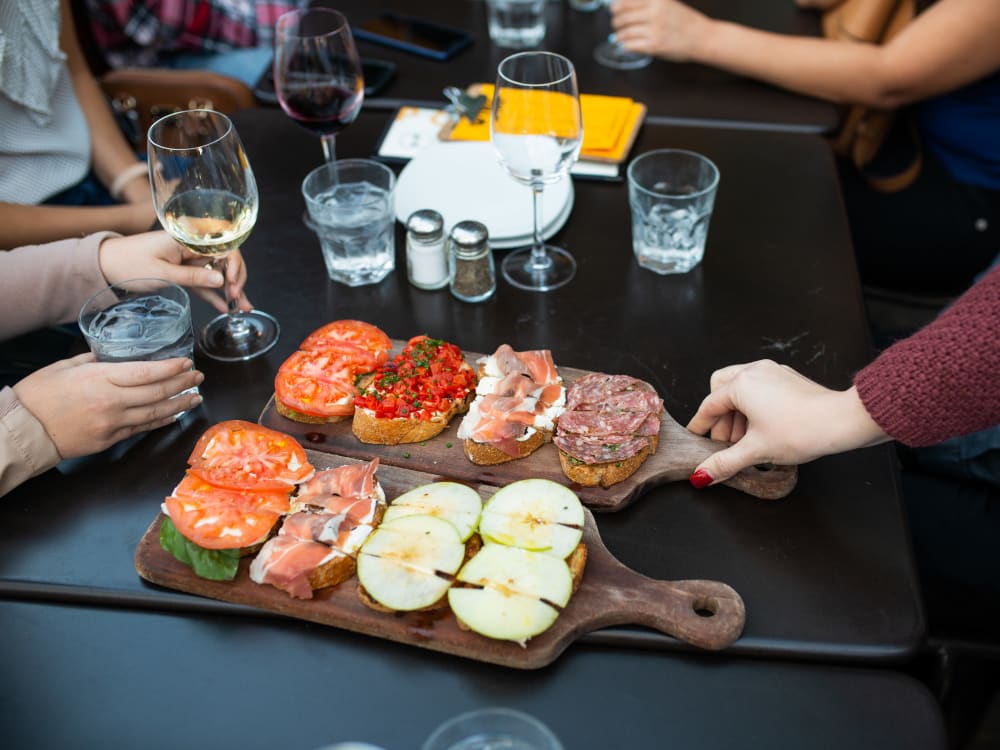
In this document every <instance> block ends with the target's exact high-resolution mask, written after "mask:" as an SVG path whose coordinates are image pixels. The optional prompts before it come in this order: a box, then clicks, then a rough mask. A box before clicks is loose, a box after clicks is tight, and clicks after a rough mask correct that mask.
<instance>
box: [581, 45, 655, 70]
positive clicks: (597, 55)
mask: <svg viewBox="0 0 1000 750" xmlns="http://www.w3.org/2000/svg"><path fill="white" fill-rule="evenodd" d="M594 59H595V60H597V62H599V63H600V64H601V65H606V66H607V67H609V68H617V69H618V70H638V69H639V68H645V67H646V66H647V65H649V64H650V63H651V62H653V58H652V57H650V56H649V55H641V54H639V53H637V52H626V51H625V50H624V49H622V47H621V45H620V44H615V43H614V42H611V41H605V42H601V43H600V44H598V45H597V47H595V48H594Z"/></svg>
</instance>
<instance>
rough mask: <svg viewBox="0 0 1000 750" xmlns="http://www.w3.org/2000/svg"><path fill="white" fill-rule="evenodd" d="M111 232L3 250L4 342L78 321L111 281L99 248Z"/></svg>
mask: <svg viewBox="0 0 1000 750" xmlns="http://www.w3.org/2000/svg"><path fill="white" fill-rule="evenodd" d="M114 236H116V235H114V234H113V233H111V232H98V233H97V234H92V235H89V236H87V237H84V238H83V239H72V240H61V241H60V242H50V243H48V244H45V245H28V246H25V247H19V248H15V249H14V250H6V251H0V310H2V311H3V314H2V315H0V340H3V339H7V338H11V337H13V336H18V335H20V334H22V333H26V332H28V331H31V330H34V329H36V328H43V327H45V326H49V325H56V324H59V323H68V322H70V321H75V320H76V316H77V315H78V314H79V312H80V307H82V306H83V303H84V302H86V301H87V298H88V297H90V295H92V294H94V293H95V292H97V291H99V290H100V289H101V288H102V287H104V286H105V285H106V284H107V283H108V282H107V281H105V279H104V275H103V274H102V273H101V267H100V263H99V262H98V257H97V250H98V248H99V247H100V245H101V242H103V241H104V240H105V239H106V238H108V237H114Z"/></svg>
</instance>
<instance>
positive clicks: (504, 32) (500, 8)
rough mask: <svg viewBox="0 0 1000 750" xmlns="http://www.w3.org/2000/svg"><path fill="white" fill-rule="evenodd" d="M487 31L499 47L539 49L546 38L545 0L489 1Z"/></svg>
mask: <svg viewBox="0 0 1000 750" xmlns="http://www.w3.org/2000/svg"><path fill="white" fill-rule="evenodd" d="M487 6H488V7H487V12H488V13H489V17H488V20H487V28H488V29H489V33H490V39H491V40H493V43H494V44H496V45H497V46H499V47H508V48H511V49H527V48H531V47H538V46H539V45H540V44H541V43H542V39H544V38H545V0H488V2H487Z"/></svg>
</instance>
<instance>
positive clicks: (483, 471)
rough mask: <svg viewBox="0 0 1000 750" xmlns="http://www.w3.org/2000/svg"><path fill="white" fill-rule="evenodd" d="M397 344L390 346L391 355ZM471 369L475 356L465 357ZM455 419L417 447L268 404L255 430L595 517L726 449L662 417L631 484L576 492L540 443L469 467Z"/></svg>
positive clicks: (773, 474) (773, 482)
mask: <svg viewBox="0 0 1000 750" xmlns="http://www.w3.org/2000/svg"><path fill="white" fill-rule="evenodd" d="M403 343H404V342H401V341H393V345H394V347H395V349H394V351H398V350H399V349H401V348H402V346H403ZM464 354H465V359H466V361H467V362H469V363H470V364H471V365H473V367H475V364H476V361H477V360H478V359H479V358H480V357H482V356H483V355H481V354H476V353H473V352H465V353H464ZM557 369H558V371H559V374H560V375H561V376H562V378H563V381H564V382H565V384H566V386H567V387H569V385H570V384H571V383H573V381H575V380H577V379H578V378H581V377H583V376H584V375H587V374H589V373H588V371H586V370H577V369H573V368H570V367H557ZM461 421H462V416H461V415H459V416H456V417H455V418H454V419H452V420H451V423H450V424H449V425H448V426H447V427H446V428H445V430H444V432H442V433H441V434H440V435H438V436H436V437H434V438H432V439H431V440H427V441H425V442H422V443H402V444H400V445H372V444H369V443H362V442H361V441H360V440H358V439H357V438H356V437H355V436H354V433H353V432H351V420H350V419H346V420H343V421H341V422H334V423H329V424H318V425H316V424H305V423H303V422H296V421H294V420H292V419H288V418H286V417H283V416H282V415H281V414H279V413H278V410H277V409H276V408H275V405H274V396H273V395H272V396H271V398H270V400H269V401H268V402H267V404H266V405H265V407H264V410H263V411H262V412H261V414H260V417H259V418H258V422H260V424H262V425H264V426H265V427H270V428H271V429H274V430H278V431H280V432H284V433H285V434H287V435H292V436H293V437H295V438H296V439H297V440H298V441H299V442H300V443H302V444H303V445H304V446H305V447H306V448H311V449H313V450H317V451H323V452H325V453H332V454H335V455H340V456H351V457H353V458H364V459H371V458H374V457H376V456H377V457H378V458H379V461H380V462H381V463H382V464H384V465H389V466H400V467H403V468H407V469H414V470H416V471H423V472H427V473H430V474H434V475H436V476H438V477H440V478H443V479H453V480H458V481H463V482H472V483H475V484H489V485H494V486H497V487H502V486H503V485H505V484H508V483H510V482H513V481H515V480H517V479H526V478H529V477H537V478H543V479H551V480H553V481H556V482H559V483H561V484H564V485H566V486H567V487H570V488H571V489H572V490H573V491H574V492H576V494H577V495H578V496H579V497H580V500H582V501H583V503H584V504H586V505H588V506H589V507H591V508H592V509H594V510H595V511H614V510H621V509H622V508H624V507H625V506H627V505H628V504H629V503H631V502H632V501H633V500H635V499H636V498H637V497H639V496H640V495H642V494H643V493H644V492H646V491H647V490H649V489H652V488H653V487H657V486H659V485H661V484H666V483H668V482H676V481H678V480H684V479H687V478H688V477H689V476H690V475H691V472H693V471H694V470H695V468H697V466H698V465H699V464H700V463H701V462H702V461H704V460H705V459H706V458H707V457H708V456H710V455H711V454H713V453H716V452H718V451H720V450H722V449H723V448H725V447H727V446H728V445H729V444H728V443H724V442H720V441H718V440H709V439H708V438H704V437H700V436H698V435H695V434H693V433H691V432H689V431H688V430H687V429H686V428H684V427H683V426H681V425H680V424H679V423H678V422H677V420H675V419H674V418H673V417H672V416H670V414H668V413H667V411H666V410H664V411H663V416H662V418H661V420H660V443H659V448H658V449H657V451H656V453H655V454H653V455H652V456H650V457H649V458H647V459H646V461H645V462H644V463H643V464H642V466H640V467H639V469H638V470H637V471H636V472H635V473H634V474H633V475H632V476H630V477H628V478H627V479H625V480H624V481H622V482H619V483H618V484H615V485H612V486H611V487H607V488H604V487H582V486H580V485H578V484H576V483H574V482H571V481H570V480H569V479H567V478H566V475H565V474H563V471H562V468H561V467H560V465H559V449H558V448H556V446H555V445H554V444H553V443H547V444H546V445H543V446H542V447H541V448H539V449H538V450H537V451H535V452H534V453H532V454H531V455H530V456H528V457H526V458H521V459H517V460H515V461H508V462H507V463H502V464H496V465H494V466H479V465H477V464H474V463H472V462H471V461H469V459H468V458H466V457H465V453H464V451H463V450H462V441H461V440H459V439H458V438H457V437H456V436H455V433H456V432H457V431H458V425H459V424H460V423H461ZM797 478H798V473H797V470H796V468H795V467H794V466H769V467H750V468H748V469H744V470H743V471H741V472H740V473H739V474H737V475H736V476H734V477H733V478H732V479H729V480H728V481H726V482H725V484H726V485H728V486H729V487H733V488H735V489H737V490H741V491H742V492H746V493H748V494H750V495H753V496H755V497H759V498H764V499H768V500H774V499H778V498H782V497H784V496H785V495H787V494H788V493H789V492H791V491H792V490H793V489H794V488H795V483H796V480H797Z"/></svg>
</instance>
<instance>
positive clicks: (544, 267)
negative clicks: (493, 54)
mask: <svg viewBox="0 0 1000 750" xmlns="http://www.w3.org/2000/svg"><path fill="white" fill-rule="evenodd" d="M490 138H491V140H492V142H493V147H494V148H495V149H496V152H497V155H498V157H499V159H500V163H501V165H502V166H503V167H504V169H506V170H507V172H508V173H509V174H510V175H511V177H513V178H514V179H515V180H517V181H518V182H520V183H522V184H524V185H527V186H529V187H530V188H531V192H532V196H533V208H534V221H533V223H532V226H533V243H532V246H531V247H530V248H524V249H521V250H516V251H514V252H512V253H511V254H510V255H508V256H507V257H506V258H504V261H503V263H502V264H501V272H502V273H503V277H504V278H505V279H506V280H507V281H508V282H509V283H510V284H512V285H514V286H516V287H518V288H519V289H528V290H531V291H540V292H542V291H548V290H550V289H557V288H558V287H561V286H563V285H564V284H566V283H568V282H569V280H570V279H572V278H573V276H574V274H575V273H576V261H575V260H574V259H573V256H572V255H570V254H569V253H568V252H566V251H565V250H563V249H562V248H559V247H553V246H552V245H546V244H545V241H544V240H543V239H542V230H541V226H540V222H541V213H542V209H541V201H542V190H543V189H544V187H545V185H546V184H552V183H555V182H558V181H559V180H560V179H563V177H564V176H565V175H566V173H567V172H569V169H570V167H572V166H573V163H574V162H575V161H576V159H577V157H578V156H579V154H580V145H581V143H582V142H583V121H582V119H581V116H580V94H579V91H578V90H577V83H576V70H575V69H574V68H573V63H571V62H570V61H569V60H568V59H566V58H565V57H563V56H562V55H557V54H555V53H553V52H540V51H532V52H519V53H518V54H516V55H511V56H510V57H507V58H505V59H504V60H502V61H501V62H500V65H499V66H498V68H497V83H496V88H495V89H494V91H493V107H492V111H491V113H490ZM567 179H568V178H567Z"/></svg>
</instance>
